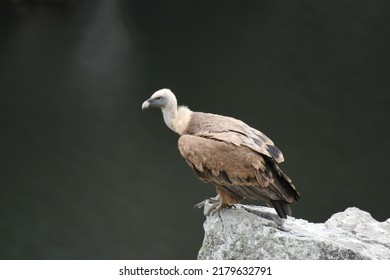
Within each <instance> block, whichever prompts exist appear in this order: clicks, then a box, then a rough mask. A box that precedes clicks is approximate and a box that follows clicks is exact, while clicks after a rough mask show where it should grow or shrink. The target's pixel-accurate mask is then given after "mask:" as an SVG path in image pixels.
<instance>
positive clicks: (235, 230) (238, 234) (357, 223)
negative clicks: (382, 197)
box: [198, 205, 390, 260]
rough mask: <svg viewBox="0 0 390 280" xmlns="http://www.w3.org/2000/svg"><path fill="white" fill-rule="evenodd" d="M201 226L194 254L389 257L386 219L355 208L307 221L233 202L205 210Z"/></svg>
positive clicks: (222, 256)
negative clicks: (320, 220)
mask: <svg viewBox="0 0 390 280" xmlns="http://www.w3.org/2000/svg"><path fill="white" fill-rule="evenodd" d="M205 210H207V206H206V209H205ZM203 227H204V231H205V237H204V240H203V244H202V247H201V249H200V250H199V254H198V259H200V260H206V259H207V260H208V259H252V260H253V259H269V260H270V259H280V260H281V259H301V260H308V259H314V260H329V259H330V260H345V259H348V260H362V259H363V260H364V259H390V219H388V220H387V221H385V222H378V221H376V220H374V219H373V218H372V217H371V215H370V214H369V213H367V212H364V211H362V210H360V209H358V208H348V209H346V210H345V211H344V212H340V213H336V214H334V215H333V216H332V217H331V218H330V219H329V220H327V221H326V222H325V223H309V222H308V221H306V220H302V219H295V218H292V217H288V219H287V220H284V221H282V220H281V219H280V218H279V217H278V216H277V215H276V214H275V212H274V210H273V209H271V208H267V207H260V206H241V205H239V206H237V208H236V209H223V210H221V211H220V212H219V213H216V214H213V215H210V216H209V217H207V218H206V221H205V222H204V225H203Z"/></svg>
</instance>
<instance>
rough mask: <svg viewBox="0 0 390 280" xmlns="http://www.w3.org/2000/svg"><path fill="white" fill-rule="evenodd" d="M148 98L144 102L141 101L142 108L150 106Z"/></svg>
mask: <svg viewBox="0 0 390 280" xmlns="http://www.w3.org/2000/svg"><path fill="white" fill-rule="evenodd" d="M149 100H150V99H148V100H146V101H145V102H144V103H142V110H146V109H149V108H150V101H149Z"/></svg>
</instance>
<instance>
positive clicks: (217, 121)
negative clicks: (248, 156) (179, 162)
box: [186, 112, 284, 163]
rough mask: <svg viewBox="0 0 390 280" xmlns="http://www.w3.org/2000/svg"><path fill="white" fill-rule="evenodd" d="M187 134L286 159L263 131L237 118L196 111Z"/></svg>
mask: <svg viewBox="0 0 390 280" xmlns="http://www.w3.org/2000/svg"><path fill="white" fill-rule="evenodd" d="M186 134H191V135H197V136H200V137H205V138H210V139H215V140H219V141H223V142H227V143H232V144H234V145H235V146H245V147H248V148H250V149H252V150H254V151H256V152H258V153H260V154H263V155H266V156H268V157H272V158H273V159H275V161H276V162H278V163H280V162H283V161H284V158H283V154H282V152H281V151H280V150H279V149H278V148H277V147H275V146H274V143H273V142H272V141H271V139H269V138H268V137H267V136H266V135H265V134H263V133H262V132H260V131H258V130H256V129H254V128H252V127H250V126H248V125H247V124H246V123H244V122H242V121H240V120H237V119H235V118H231V117H226V116H221V115H215V114H209V113H201V112H194V113H193V114H192V119H191V122H190V124H189V127H188V129H187V132H186Z"/></svg>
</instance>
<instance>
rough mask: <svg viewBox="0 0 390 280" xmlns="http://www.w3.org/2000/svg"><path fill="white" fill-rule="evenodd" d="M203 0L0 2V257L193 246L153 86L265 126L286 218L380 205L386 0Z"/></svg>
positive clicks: (175, 158) (191, 186)
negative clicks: (286, 182) (285, 183)
mask: <svg viewBox="0 0 390 280" xmlns="http://www.w3.org/2000/svg"><path fill="white" fill-rule="evenodd" d="M210 2H211V1H208V2H206V1H204V2H202V1H110V0H105V1H104V0H100V1H98V0H96V1H92V0H90V1H87V0H84V1H83V0H73V1H60V2H59V3H57V2H55V3H52V2H51V1H22V2H17V3H10V1H0V106H1V107H0V108H1V109H0V117H1V118H0V122H1V123H0V131H1V155H0V156H1V161H0V164H1V181H0V187H1V196H0V248H1V250H0V258H2V259H193V258H196V254H197V251H198V249H199V247H200V245H201V241H202V238H203V229H202V222H203V220H204V218H203V216H202V213H201V211H200V210H195V209H193V208H192V206H193V205H194V204H195V203H197V202H199V201H200V200H202V199H203V198H204V197H206V196H210V195H213V194H214V190H213V187H212V186H211V185H210V186H209V185H205V184H203V183H201V182H199V181H198V180H197V179H196V178H195V176H194V175H193V174H192V171H191V170H190V169H189V168H188V167H187V165H186V163H185V161H184V160H183V159H182V158H181V156H180V154H179V152H178V150H177V135H175V134H174V133H173V132H171V131H170V130H169V129H168V128H167V127H165V124H164V123H163V120H162V117H161V113H159V112H158V111H147V112H142V111H141V103H142V102H143V101H144V100H145V99H146V98H148V97H149V95H150V94H152V93H153V92H154V91H155V90H157V89H159V88H162V87H169V88H171V89H172V90H173V91H174V92H175V93H176V95H177V97H178V99H179V102H180V103H182V104H187V105H189V106H190V108H192V109H193V110H198V111H207V112H214V113H219V114H224V115H231V116H234V117H237V118H239V119H242V120H244V121H245V122H247V123H248V124H250V125H252V126H254V127H256V128H258V129H260V130H261V131H263V132H264V133H266V134H267V135H268V136H269V137H271V138H272V139H273V140H274V142H275V143H276V144H277V146H278V147H279V148H280V149H282V151H283V152H284V155H285V158H286V163H284V164H283V165H282V167H283V169H284V171H285V172H286V173H287V174H289V176H290V177H291V178H292V179H293V180H294V182H295V185H296V186H297V188H298V190H299V191H300V193H301V196H302V200H301V202H299V203H298V204H296V205H294V207H293V210H294V214H295V216H296V217H300V218H305V219H308V220H310V221H316V222H321V221H324V220H326V219H327V218H329V216H330V215H331V214H333V213H335V212H337V211H343V210H345V208H347V207H349V206H356V207H359V208H361V209H363V210H366V211H369V212H370V213H371V214H372V215H373V217H374V218H376V219H378V220H385V219H387V218H389V217H390V213H389V212H390V211H389V203H388V199H387V198H388V197H389V195H390V188H389V183H388V177H389V175H388V174H389V171H388V167H389V164H388V156H389V151H390V148H389V143H390V134H389V128H388V127H389V125H388V122H389V120H390V111H389V104H390V95H389V90H390V79H389V77H390V51H389V46H390V31H389V28H388V27H389V23H390V19H389V17H388V14H389V11H390V10H389V4H387V1H353V2H351V1H326V2H323V3H322V2H321V3H320V2H318V3H317V2H316V3H314V2H313V1H307V0H305V1H303V0H302V1H287V0H285V1H212V3H210Z"/></svg>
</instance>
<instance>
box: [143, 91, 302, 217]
mask: <svg viewBox="0 0 390 280" xmlns="http://www.w3.org/2000/svg"><path fill="white" fill-rule="evenodd" d="M148 108H160V109H161V111H162V114H163V118H164V121H165V124H166V125H167V126H168V127H169V128H170V129H171V130H173V131H174V132H176V133H178V134H179V135H180V137H179V140H178V148H179V151H180V154H181V155H182V156H183V157H184V158H185V160H186V161H187V163H188V164H189V165H190V167H191V168H192V169H193V171H194V173H195V174H196V176H197V177H198V178H199V179H201V180H202V181H204V182H208V183H213V184H214V185H215V187H216V192H217V196H216V197H215V198H212V199H206V200H205V201H203V202H201V203H198V204H197V205H195V206H196V207H198V208H201V207H203V206H204V205H205V202H206V201H209V202H210V203H211V207H210V208H209V211H208V212H207V213H206V215H209V214H210V213H212V212H214V211H217V210H220V209H222V208H224V207H232V206H234V205H235V204H237V203H239V202H240V201H241V200H243V199H246V200H250V201H259V200H261V201H264V202H266V203H267V205H268V206H270V207H273V208H275V210H276V212H277V214H278V215H279V217H281V218H283V219H286V218H287V216H291V215H292V214H291V208H290V204H292V203H294V202H296V201H298V200H299V193H298V192H297V191H296V189H295V187H294V185H293V184H292V181H291V179H290V178H289V177H288V176H287V175H286V174H284V173H283V172H282V170H281V169H280V168H279V166H278V164H279V163H281V162H283V161H284V158H283V154H282V152H281V151H280V150H279V149H278V148H277V147H276V146H275V145H274V143H273V142H272V141H271V140H270V139H269V138H268V137H267V136H266V135H264V134H263V133H262V132H260V131H258V130H256V129H254V128H252V127H250V126H249V125H247V124H246V123H244V122H242V121H240V120H238V119H235V118H232V117H227V116H222V115H216V114H210V113H202V112H193V111H191V110H190V109H189V108H188V107H186V106H178V105H177V99H176V97H175V95H174V94H173V93H172V91H170V90H169V89H161V90H158V91H156V92H155V93H154V94H153V95H152V96H151V97H150V98H149V99H148V100H146V101H145V102H144V103H143V104H142V109H143V110H145V109H148Z"/></svg>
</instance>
